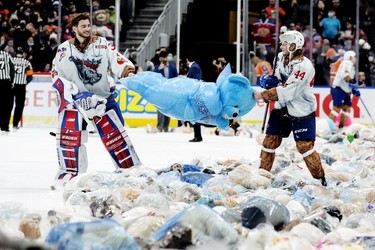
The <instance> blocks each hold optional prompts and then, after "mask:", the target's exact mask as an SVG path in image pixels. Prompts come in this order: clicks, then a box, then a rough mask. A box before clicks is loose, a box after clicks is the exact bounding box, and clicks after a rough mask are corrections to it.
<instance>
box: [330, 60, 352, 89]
mask: <svg viewBox="0 0 375 250" xmlns="http://www.w3.org/2000/svg"><path fill="white" fill-rule="evenodd" d="M347 76H349V77H350V79H353V78H354V76H355V67H354V64H353V63H352V61H350V60H343V61H342V62H341V64H340V66H339V69H338V70H337V73H336V76H335V79H334V80H333V83H332V87H340V88H341V89H342V90H343V91H345V92H346V93H351V92H352V88H351V87H350V86H349V83H348V82H346V81H345V80H344V79H345V77H347Z"/></svg>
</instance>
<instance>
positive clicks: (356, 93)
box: [349, 81, 361, 96]
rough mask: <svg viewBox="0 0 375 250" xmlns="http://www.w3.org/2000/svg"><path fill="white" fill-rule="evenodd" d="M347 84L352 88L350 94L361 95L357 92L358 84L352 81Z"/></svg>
mask: <svg viewBox="0 0 375 250" xmlns="http://www.w3.org/2000/svg"><path fill="white" fill-rule="evenodd" d="M350 82H351V81H350ZM349 86H350V87H351V88H352V94H353V95H354V96H361V92H359V89H358V86H357V85H354V84H352V83H349Z"/></svg>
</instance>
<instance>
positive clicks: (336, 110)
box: [329, 106, 341, 121]
mask: <svg viewBox="0 0 375 250" xmlns="http://www.w3.org/2000/svg"><path fill="white" fill-rule="evenodd" d="M340 110H341V107H339V106H333V107H332V110H331V112H330V113H329V118H331V119H332V120H333V121H335V120H336V117H337V116H338V115H339V114H340Z"/></svg>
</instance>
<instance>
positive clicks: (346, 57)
mask: <svg viewBox="0 0 375 250" xmlns="http://www.w3.org/2000/svg"><path fill="white" fill-rule="evenodd" d="M353 57H355V52H354V51H353V50H348V51H346V52H345V53H344V60H348V61H350V60H351V59H352V58H353Z"/></svg>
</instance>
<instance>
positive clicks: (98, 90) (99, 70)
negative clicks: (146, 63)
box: [51, 37, 134, 98]
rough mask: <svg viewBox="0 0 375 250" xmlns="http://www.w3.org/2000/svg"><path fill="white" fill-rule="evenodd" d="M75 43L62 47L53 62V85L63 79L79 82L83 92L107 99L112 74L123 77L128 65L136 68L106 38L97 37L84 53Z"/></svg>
mask: <svg viewBox="0 0 375 250" xmlns="http://www.w3.org/2000/svg"><path fill="white" fill-rule="evenodd" d="M73 43H74V39H70V40H68V41H65V42H64V43H62V44H61V45H60V46H59V47H58V49H57V53H56V56H55V58H54V60H53V62H52V74H51V75H52V80H53V82H55V81H56V80H57V78H59V77H63V78H64V79H66V80H68V81H71V82H73V83H75V84H76V85H77V87H78V90H79V92H85V91H88V92H91V93H94V94H96V95H98V96H100V97H103V98H107V97H108V96H109V95H110V94H111V92H110V83H109V81H108V78H107V74H108V71H109V70H110V71H111V72H112V73H114V74H115V75H116V76H117V77H121V74H122V72H123V70H124V68H125V67H126V66H128V65H129V66H133V67H134V65H133V63H132V62H131V61H129V60H128V59H126V58H125V57H124V56H123V55H122V54H120V53H119V52H118V51H117V50H116V49H115V47H114V45H113V44H111V43H109V42H108V41H107V40H106V39H105V38H103V37H93V40H92V43H91V44H90V45H88V47H87V48H86V50H85V51H84V53H82V52H81V51H79V50H78V49H77V48H76V46H75V45H74V44H73Z"/></svg>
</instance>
